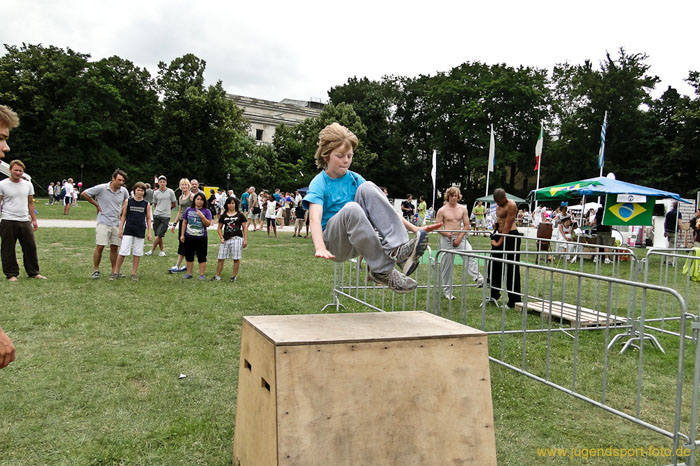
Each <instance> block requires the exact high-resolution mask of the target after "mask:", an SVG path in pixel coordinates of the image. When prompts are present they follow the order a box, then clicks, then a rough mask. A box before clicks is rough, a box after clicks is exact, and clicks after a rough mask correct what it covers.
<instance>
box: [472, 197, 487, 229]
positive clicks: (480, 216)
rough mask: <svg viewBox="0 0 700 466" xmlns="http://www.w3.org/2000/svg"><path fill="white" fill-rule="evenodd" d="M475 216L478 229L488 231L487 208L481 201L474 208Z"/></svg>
mask: <svg viewBox="0 0 700 466" xmlns="http://www.w3.org/2000/svg"><path fill="white" fill-rule="evenodd" d="M474 216H475V217H476V229H477V230H482V229H483V230H485V229H486V207H484V204H483V203H482V202H481V201H479V203H478V204H477V205H476V207H474Z"/></svg>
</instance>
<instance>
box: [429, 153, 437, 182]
mask: <svg viewBox="0 0 700 466" xmlns="http://www.w3.org/2000/svg"><path fill="white" fill-rule="evenodd" d="M430 176H431V177H432V178H433V190H435V186H436V183H435V181H436V179H437V150H435V149H433V169H432V170H431V171H430Z"/></svg>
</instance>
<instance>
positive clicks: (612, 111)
mask: <svg viewBox="0 0 700 466" xmlns="http://www.w3.org/2000/svg"><path fill="white" fill-rule="evenodd" d="M646 60H647V56H646V55H645V54H642V53H634V54H630V53H627V52H626V51H625V50H624V49H620V50H619V53H618V56H617V57H616V58H613V57H612V56H611V55H610V54H609V53H608V54H606V56H605V59H604V60H603V61H602V62H601V64H600V67H599V69H595V68H594V66H593V64H592V63H591V61H590V60H587V61H585V62H584V63H583V64H582V65H576V66H572V65H569V64H561V65H557V66H555V68H554V72H553V78H552V80H553V88H554V91H553V92H554V95H555V100H554V105H553V109H554V116H555V123H556V133H557V134H556V138H555V141H553V142H552V144H551V146H550V149H549V150H548V151H547V158H546V162H545V163H543V168H542V178H543V180H544V181H545V182H546V183H547V184H556V183H560V182H565V181H572V180H575V179H581V178H591V177H594V176H598V174H599V168H598V157H597V154H598V150H599V147H600V133H601V125H602V123H603V116H604V115H605V112H606V111H607V113H608V120H607V121H608V124H607V133H606V143H605V159H604V174H605V173H608V172H614V173H615V174H616V175H617V176H618V178H620V179H622V180H627V181H635V180H636V181H640V180H641V179H643V178H644V176H645V174H646V172H647V170H648V167H647V162H648V156H649V154H648V152H647V151H646V150H645V149H646V147H645V146H646V142H645V141H647V140H648V138H649V137H650V135H649V134H648V133H647V132H646V128H648V125H647V119H648V115H647V112H646V110H645V108H647V107H648V106H650V105H651V104H652V98H651V96H650V92H651V90H653V88H654V86H655V85H656V83H657V82H658V81H659V79H658V78H657V77H655V76H649V75H648V74H647V72H648V70H649V65H648V64H646Z"/></svg>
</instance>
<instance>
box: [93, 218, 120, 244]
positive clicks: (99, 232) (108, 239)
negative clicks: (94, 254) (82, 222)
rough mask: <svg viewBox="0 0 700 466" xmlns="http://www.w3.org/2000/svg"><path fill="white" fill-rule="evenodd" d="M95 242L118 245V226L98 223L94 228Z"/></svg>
mask: <svg viewBox="0 0 700 466" xmlns="http://www.w3.org/2000/svg"><path fill="white" fill-rule="evenodd" d="M95 244H97V245H98V246H107V245H108V244H110V245H115V246H119V227H114V226H111V225H104V224H102V223H98V224H97V227H96V228H95Z"/></svg>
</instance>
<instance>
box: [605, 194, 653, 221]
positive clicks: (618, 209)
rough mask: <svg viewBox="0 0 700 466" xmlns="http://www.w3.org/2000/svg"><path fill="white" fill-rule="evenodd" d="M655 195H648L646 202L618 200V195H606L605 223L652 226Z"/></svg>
mask: <svg viewBox="0 0 700 466" xmlns="http://www.w3.org/2000/svg"><path fill="white" fill-rule="evenodd" d="M654 204H656V198H655V197H649V196H647V201H646V202H640V203H634V202H617V195H615V194H608V195H607V196H605V212H604V214H603V225H637V226H651V223H652V220H653V213H654Z"/></svg>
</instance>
